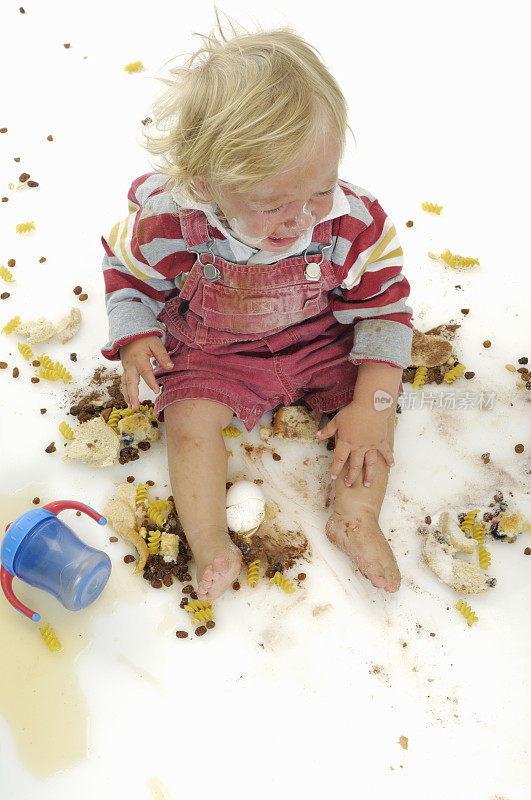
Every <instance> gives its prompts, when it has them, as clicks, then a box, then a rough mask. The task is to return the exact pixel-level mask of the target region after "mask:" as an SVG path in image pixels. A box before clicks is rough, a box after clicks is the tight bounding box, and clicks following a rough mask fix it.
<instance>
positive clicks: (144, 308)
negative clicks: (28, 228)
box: [101, 172, 193, 361]
mask: <svg viewBox="0 0 531 800" xmlns="http://www.w3.org/2000/svg"><path fill="white" fill-rule="evenodd" d="M166 180H167V176H165V175H162V174H160V173H156V172H155V173H147V174H145V175H141V176H140V178H137V179H136V180H135V181H133V183H132V185H131V187H130V189H129V192H128V196H127V197H128V201H129V212H130V213H129V215H128V216H127V217H126V218H125V219H124V220H122V221H121V222H117V223H116V225H114V227H113V228H112V230H111V231H110V232H109V233H108V234H107V235H106V236H102V244H103V247H104V250H105V255H104V257H103V264H102V270H103V278H104V283H105V305H106V308H107V314H108V317H109V341H108V342H107V343H106V344H105V345H104V347H103V348H102V349H101V353H102V355H103V356H104V357H105V358H107V359H109V361H116V360H118V359H119V358H120V353H119V351H120V347H121V346H123V345H126V344H129V343H130V342H132V341H134V340H135V339H138V338H141V337H144V336H153V335H154V334H155V335H157V336H160V337H161V338H162V337H164V330H163V328H162V326H161V323H159V321H158V319H157V317H158V315H159V314H160V312H161V310H162V308H163V307H164V303H165V302H166V301H167V300H168V299H169V298H170V297H174V296H175V295H176V294H178V292H179V288H178V286H179V276H181V275H182V273H183V272H185V271H187V270H188V269H189V268H190V266H185V265H186V264H190V265H191V263H190V262H191V260H193V255H191V254H189V253H188V252H187V251H186V243H185V242H184V240H183V239H182V235H181V228H180V223H179V217H178V215H177V209H176V207H175V204H174V203H173V201H172V199H171V196H170V195H169V193H168V192H164V191H163V188H162V187H163V184H164V183H165V182H166ZM177 254H179V255H178V256H177ZM177 264H178V265H179V266H176V265H177Z"/></svg>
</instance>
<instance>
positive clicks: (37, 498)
mask: <svg viewBox="0 0 531 800" xmlns="http://www.w3.org/2000/svg"><path fill="white" fill-rule="evenodd" d="M40 502H41V498H40V497H34V498H33V503H35V505H36V506H38V505H39V503H40Z"/></svg>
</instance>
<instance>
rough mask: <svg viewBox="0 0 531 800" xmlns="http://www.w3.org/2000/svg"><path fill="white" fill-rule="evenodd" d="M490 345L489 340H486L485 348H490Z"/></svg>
mask: <svg viewBox="0 0 531 800" xmlns="http://www.w3.org/2000/svg"><path fill="white" fill-rule="evenodd" d="M490 345H491V342H489V340H488V339H485V341H484V342H483V347H490Z"/></svg>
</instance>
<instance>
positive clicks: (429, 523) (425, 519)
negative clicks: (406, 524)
mask: <svg viewBox="0 0 531 800" xmlns="http://www.w3.org/2000/svg"><path fill="white" fill-rule="evenodd" d="M424 522H425V523H426V525H431V517H430V515H429V514H428V515H427V516H426V517H424Z"/></svg>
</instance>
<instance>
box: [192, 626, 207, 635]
mask: <svg viewBox="0 0 531 800" xmlns="http://www.w3.org/2000/svg"><path fill="white" fill-rule="evenodd" d="M206 632H207V629H206V628H205V626H204V625H199V627H198V628H196V629H195V635H196V636H203V634H205V633H206Z"/></svg>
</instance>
